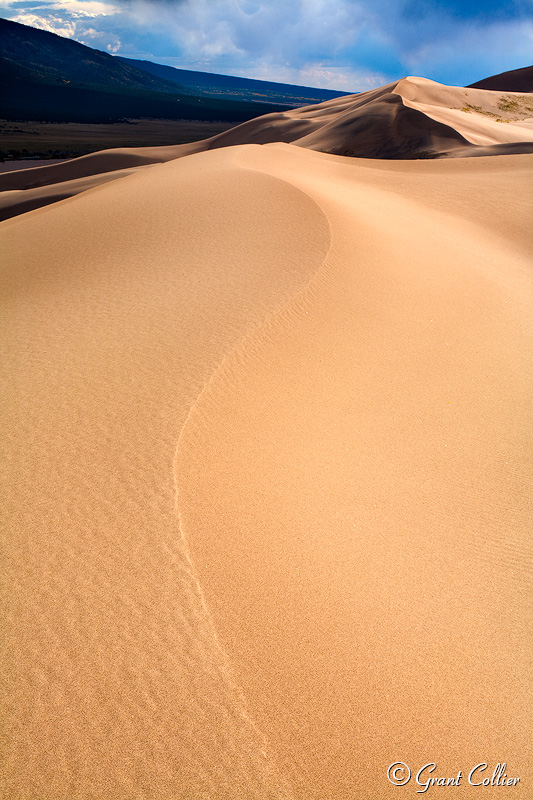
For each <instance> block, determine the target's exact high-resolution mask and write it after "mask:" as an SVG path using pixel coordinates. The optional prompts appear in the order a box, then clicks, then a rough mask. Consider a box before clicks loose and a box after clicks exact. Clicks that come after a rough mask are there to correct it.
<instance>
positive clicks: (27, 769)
mask: <svg viewBox="0 0 533 800" xmlns="http://www.w3.org/2000/svg"><path fill="white" fill-rule="evenodd" d="M530 103H531V101H530V98H529V97H526V96H525V95H522V94H513V93H510V92H509V91H507V90H506V91H505V93H502V92H501V91H495V92H493V91H487V90H483V89H462V88H459V87H446V86H442V85H440V84H437V83H434V82H433V81H429V80H425V79H421V78H405V79H403V80H401V81H399V82H397V83H393V84H390V85H389V86H385V87H382V88H381V89H376V90H374V91H372V92H367V93H365V94H364V95H360V96H350V97H346V98H341V99H338V100H334V101H331V102H327V103H323V104H321V105H319V106H311V107H308V108H306V109H299V110H298V111H290V112H286V113H283V114H273V115H268V116H267V117H263V118H260V119H256V120H253V121H250V122H248V123H245V124H244V125H242V126H239V127H237V128H234V129H232V130H231V131H228V132H226V133H223V134H221V135H220V136H217V137H214V138H212V139H209V140H206V141H204V142H198V143H195V144H192V145H183V146H180V147H165V148H146V149H142V148H138V149H123V150H109V151H104V152H101V153H95V154H93V155H90V156H86V157H84V158H79V159H75V160H72V161H69V162H65V163H62V164H57V165H50V166H44V167H38V168H35V169H28V170H22V171H18V172H12V173H6V174H4V175H1V176H0V182H1V188H2V189H3V192H2V194H0V201H1V202H2V203H3V213H4V215H5V216H11V217H12V218H11V219H6V220H5V221H4V222H2V223H1V224H0V249H1V252H2V263H1V266H0V271H1V275H2V280H1V282H0V307H1V314H0V331H1V336H0V341H1V343H2V359H1V361H2V368H3V370H4V373H3V374H4V385H5V391H4V397H3V409H2V420H3V422H4V431H3V436H2V437H1V445H0V447H1V450H2V458H1V459H0V485H1V486H2V504H1V508H2V513H3V515H4V516H5V518H4V519H3V522H2V529H3V542H4V545H3V547H4V550H3V558H2V567H1V570H2V584H3V587H4V594H3V598H2V607H1V611H2V619H3V633H4V637H5V645H6V646H5V650H4V653H5V658H4V665H3V680H2V688H1V689H0V717H1V719H2V727H3V731H2V738H1V745H0V748H1V752H0V796H1V797H2V798H6V800H141V799H142V800H374V799H375V800H399V798H400V800H402V798H406V800H407V798H410V797H417V796H419V795H418V794H417V791H419V792H420V796H424V795H423V794H422V793H421V792H422V791H423V783H421V782H420V780H422V782H423V781H424V780H428V781H429V780H430V779H431V778H434V779H436V780H440V781H441V782H442V781H446V782H447V783H446V785H445V788H441V786H442V783H441V784H437V785H433V786H429V785H428V786H427V789H428V791H427V795H425V796H427V797H428V798H434V799H435V800H440V798H441V797H442V798H444V800H463V798H465V797H468V796H469V795H470V794H472V797H474V796H476V797H477V794H479V798H480V800H496V798H502V797H504V796H505V797H512V798H514V800H530V798H531V785H532V782H533V768H532V766H533V765H532V761H531V748H530V736H529V724H530V719H531V710H532V709H531V701H530V699H528V698H530V697H531V693H530V689H531V659H530V655H531V641H532V634H533V629H532V620H533V614H532V611H533V609H532V607H531V592H530V588H531V563H532V559H531V556H532V552H531V519H532V513H531V512H532V503H531V492H530V485H531V483H530V480H531V458H530V452H531V423H532V418H531V391H530V380H529V376H530V374H531V367H532V364H531V342H532V341H533V313H532V311H533V309H532V307H531V306H532V304H531V297H532V288H533V287H532V281H531V256H532V252H533V230H532V227H531V209H532V207H533V155H532V154H531V153H527V152H523V151H526V150H530V149H531V148H532V147H533V129H532V127H531V109H530ZM528 117H529V118H528ZM499 120H503V121H499ZM318 151H321V152H318ZM348 153H349V154H351V155H352V156H355V157H350V158H347V157H346V154H348ZM487 154H490V156H491V157H486V156H487ZM363 155H364V156H365V157H364V158H363V157H357V156H363ZM378 155H379V156H380V157H379V158H377V157H376V156H378ZM472 155H479V156H481V157H477V158H472V157H469V156H472ZM39 206H42V207H39ZM394 764H396V765H397V766H398V769H395V768H394V766H393V765H394ZM433 764H434V765H435V768H434V771H432V772H430V769H433V768H432V765H433ZM424 765H426V771H425V772H422V773H421V775H420V777H419V778H418V779H417V775H418V774H419V772H420V770H421V769H422V768H423V767H424ZM502 765H504V766H502ZM500 767H501V768H502V770H503V773H505V775H506V776H507V777H506V779H507V778H508V779H509V780H511V781H516V782H515V783H514V785H512V786H511V785H509V786H505V787H503V788H502V785H501V783H499V784H496V783H495V782H494V779H493V782H492V784H490V779H491V776H494V775H497V774H500V775H501V774H503V773H500V772H498V770H499V769H500ZM408 770H410V771H411V775H412V777H411V780H410V782H409V785H405V786H403V787H402V786H398V785H394V783H395V782H396V783H398V782H399V781H400V782H401V779H403V777H404V776H406V775H407V774H408ZM459 774H460V775H461V780H460V781H459V780H458V776H459ZM469 775H472V776H473V780H474V781H475V782H481V781H483V780H487V781H489V783H488V785H484V786H481V788H479V786H478V787H477V794H476V788H474V787H471V786H470V785H469ZM506 789H508V792H507V794H506V791H505V790H506ZM470 790H471V791H470Z"/></svg>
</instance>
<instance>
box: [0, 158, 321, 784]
mask: <svg viewBox="0 0 533 800" xmlns="http://www.w3.org/2000/svg"><path fill="white" fill-rule="evenodd" d="M237 155H238V152H236V151H234V150H224V151H219V152H217V153H206V154H202V155H200V156H194V157H191V159H186V160H185V159H184V160H180V161H179V162H175V163H172V164H168V165H163V166H162V167H157V168H154V170H150V172H149V173H148V172H142V173H140V174H138V175H135V176H132V177H130V178H128V179H127V180H125V181H116V182H114V183H112V184H107V185H106V186H102V187H99V188H97V189H93V190H92V191H91V192H89V193H86V194H84V195H82V196H80V197H76V198H73V199H71V200H67V201H64V202H63V203H60V204H57V205H55V206H51V207H48V208H44V209H41V210H39V211H35V212H32V213H30V214H27V215H24V216H22V217H19V218H17V219H15V220H10V221H7V222H5V223H4V224H3V226H2V245H1V246H2V252H3V254H4V258H3V266H2V287H3V288H2V309H3V310H2V337H1V338H2V349H3V353H2V364H3V369H4V375H6V377H7V382H8V386H9V391H8V393H7V397H5V399H4V402H3V420H4V437H3V448H2V449H3V455H4V457H3V459H2V463H3V474H2V481H1V482H2V496H3V501H2V509H3V514H4V522H3V529H4V531H5V533H6V534H7V536H6V540H5V548H4V554H3V559H2V564H3V571H4V580H3V585H4V587H5V590H6V594H5V596H4V601H3V612H4V617H3V618H4V619H5V620H7V629H6V630H5V632H6V633H7V663H6V664H5V665H4V673H3V674H4V679H3V684H2V691H1V695H2V713H1V714H0V716H1V718H2V720H3V723H2V724H3V727H4V734H5V735H6V739H5V740H4V744H3V752H2V758H1V759H0V760H1V789H0V794H1V795H2V797H5V798H9V800H14V799H15V798H17V800H22V798H24V799H26V798H27V800H52V798H53V800H59V799H60V798H61V799H62V800H63V798H64V800H72V799H73V798H79V800H88V799H89V798H91V800H92V798H98V800H111V798H112V799H113V800H126V798H128V800H129V799H130V798H131V800H138V798H140V797H147V798H148V797H149V798H160V800H163V798H165V800H166V798H182V799H183V800H196V799H197V798H198V799H200V798H202V800H204V799H205V798H240V797H243V798H244V797H246V798H257V800H263V798H265V797H266V798H285V797H288V796H290V795H288V794H287V790H286V789H285V788H284V787H285V780H284V779H282V778H281V777H279V774H278V773H277V771H276V767H275V765H274V762H273V760H272V756H271V752H270V750H269V747H268V745H267V744H266V743H265V741H264V739H263V736H262V733H261V732H260V731H259V730H258V729H257V728H256V726H255V723H254V722H253V720H252V719H251V718H250V716H249V714H248V710H247V703H246V701H245V700H244V699H243V697H242V694H241V692H240V690H239V688H238V687H237V686H236V685H235V682H234V679H233V672H232V667H231V665H229V663H228V661H227V659H226V657H225V656H224V654H223V653H222V652H221V650H220V647H219V644H218V642H217V639H216V636H215V633H214V630H213V628H212V624H211V620H210V617H209V614H208V612H207V610H206V608H205V605H204V601H203V596H202V593H201V589H200V587H199V585H198V583H197V580H196V576H195V573H194V571H193V570H192V568H191V565H190V562H189V556H188V550H187V547H186V545H185V543H184V542H183V541H182V538H181V534H180V529H179V524H178V518H177V515H176V509H175V488H174V477H173V458H174V453H175V449H176V442H177V439H178V435H179V431H180V429H181V427H182V425H183V423H184V421H185V418H186V415H187V413H188V411H189V408H190V406H191V404H192V403H193V402H194V401H195V398H196V397H197V395H198V393H199V392H200V391H201V389H202V387H203V385H204V384H205V382H206V380H207V379H208V378H209V376H210V375H211V373H212V372H213V370H214V369H215V367H216V366H217V365H218V364H219V363H220V361H221V359H222V358H223V356H224V354H225V353H226V352H227V350H228V349H229V348H231V347H232V346H234V345H235V344H236V343H237V342H238V341H239V340H240V339H241V338H242V337H243V335H245V333H246V332H248V331H249V330H250V329H252V328H253V327H254V326H255V325H257V324H258V323H259V322H260V321H261V320H262V319H263V317H264V314H265V313H267V312H270V311H272V310H273V309H275V308H276V307H277V306H278V305H279V304H280V303H283V302H284V301H285V300H286V299H287V298H288V297H289V296H290V295H291V294H292V293H293V292H294V291H295V290H296V289H298V288H299V287H300V286H302V285H304V284H305V283H306V282H307V281H308V280H309V277H310V276H311V275H312V274H313V273H314V272H315V271H316V270H317V269H318V267H319V266H320V265H321V263H322V261H323V258H324V256H325V253H326V251H327V248H328V246H329V227H328V225H327V222H326V220H325V217H324V214H323V212H322V211H321V210H320V209H319V208H318V207H317V206H316V204H315V203H314V202H313V201H312V200H310V199H309V198H308V197H307V196H306V195H305V194H304V193H303V192H302V191H301V190H300V189H297V188H296V187H294V186H292V185H290V184H288V183H287V182H285V181H283V180H280V179H279V178H274V177H271V176H269V175H266V174H258V173H257V172H250V170H249V169H248V168H247V167H246V166H243V165H241V164H239V163H237V161H236V157H237ZM6 741H7V745H6Z"/></svg>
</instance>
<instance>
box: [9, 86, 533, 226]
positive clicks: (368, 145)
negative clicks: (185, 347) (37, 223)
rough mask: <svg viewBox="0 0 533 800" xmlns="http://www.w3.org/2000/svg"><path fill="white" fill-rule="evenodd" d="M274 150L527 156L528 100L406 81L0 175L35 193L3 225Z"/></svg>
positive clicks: (531, 124)
mask: <svg viewBox="0 0 533 800" xmlns="http://www.w3.org/2000/svg"><path fill="white" fill-rule="evenodd" d="M274 142H283V143H292V144H295V145H298V146H299V147H305V148H308V149H311V150H318V151H321V152H326V153H332V154H336V155H344V156H357V157H362V158H380V159H427V158H440V157H445V156H448V157H450V156H452V157H465V156H468V157H471V156H487V155H502V154H520V153H528V152H532V151H533V95H532V94H518V93H512V92H505V93H502V92H501V91H486V90H483V89H475V88H471V87H470V88H468V87H467V88H462V87H458V86H444V85H442V84H440V83H435V81H430V80H427V79H425V78H413V77H410V78H403V79H402V80H401V81H397V82H396V83H391V84H388V85H387V86H383V87H381V88H379V89H373V90H372V91H369V92H363V93H362V94H359V95H348V96H345V97H340V98H336V99H334V100H330V101H327V102H325V103H320V104H318V105H313V106H307V107H305V108H299V109H294V110H292V111H287V112H280V113H274V114H267V115H265V116H262V117H258V118H256V119H253V120H250V121H248V122H245V123H244V124H242V125H238V126H236V127H235V128H231V129H230V130H229V131H225V132H223V133H221V134H218V135H217V136H213V137H212V138H210V139H205V140H204V141H201V142H194V143H192V144H185V145H176V146H175V147H150V148H137V149H136V148H122V149H116V150H105V151H102V152H100V153H92V154H90V155H88V156H83V157H82V158H77V159H73V160H71V161H68V162H66V163H63V164H58V165H52V166H49V167H48V166H45V167H37V168H34V169H27V170H20V171H18V172H9V173H5V174H3V175H0V192H7V191H13V190H26V191H28V190H34V191H33V193H32V195H31V197H29V198H28V200H27V202H26V201H23V200H22V199H21V198H18V197H16V196H9V195H7V196H4V198H3V202H1V204H0V219H6V218H8V217H10V216H14V215H15V214H17V213H21V211H24V210H28V209H29V208H36V207H38V206H39V205H45V204H47V203H50V202H53V201H55V200H56V199H58V198H59V197H66V196H72V195H74V194H76V193H78V192H79V191H81V190H82V188H81V187H82V186H83V184H79V183H74V181H76V180H78V179H79V178H88V177H89V176H94V175H100V174H106V175H107V177H106V178H105V180H111V179H112V178H113V177H122V176H123V175H124V174H125V173H124V170H127V169H130V168H136V167H139V166H146V165H150V164H155V163H161V162H165V161H169V160H172V159H176V158H180V157H183V156H186V155H190V154H192V153H196V152H200V151H204V150H213V149H216V148H219V147H228V146H232V145H240V144H269V143H274ZM58 183H62V184H63V186H62V189H61V191H58V190H57V188H56V189H51V190H50V191H47V190H46V188H45V187H46V186H51V185H54V186H55V185H56V184H58ZM85 185H86V187H89V186H90V185H92V184H90V182H88V181H86V183H85ZM36 189H40V191H38V192H37V191H35V190H36ZM0 197H1V196H0Z"/></svg>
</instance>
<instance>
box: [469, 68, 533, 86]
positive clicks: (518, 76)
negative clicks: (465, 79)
mask: <svg viewBox="0 0 533 800" xmlns="http://www.w3.org/2000/svg"><path fill="white" fill-rule="evenodd" d="M468 89H488V90H490V91H492V92H533V66H532V67H522V69H513V70H510V71H509V72H500V74H499V75H492V76H491V77H490V78H484V79H483V80H482V81H477V83H471V84H470V86H468Z"/></svg>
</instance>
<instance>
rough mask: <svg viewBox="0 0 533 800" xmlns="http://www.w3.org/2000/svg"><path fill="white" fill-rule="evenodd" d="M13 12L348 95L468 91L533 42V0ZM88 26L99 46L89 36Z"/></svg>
mask: <svg viewBox="0 0 533 800" xmlns="http://www.w3.org/2000/svg"><path fill="white" fill-rule="evenodd" d="M9 8H10V9H11V14H12V16H11V18H12V19H17V20H18V21H25V22H26V24H35V25H38V26H39V27H45V29H47V30H53V31H54V32H56V33H61V35H66V36H70V37H71V38H76V39H78V40H79V41H84V42H86V43H89V42H91V43H92V45H93V46H96V47H100V48H101V49H104V50H107V51H108V52H121V53H122V54H124V55H129V56H131V57H138V56H140V55H142V57H145V58H146V57H148V58H149V59H151V60H153V61H159V62H160V63H165V64H171V65H173V66H181V67H184V68H186V69H203V70H206V71H210V72H221V73H225V74H234V75H244V76H249V77H258V78H265V79H266V80H279V81H290V82H294V83H301V84H305V85H310V84H316V85H318V86H324V87H330V88H338V89H344V90H347V91H350V90H352V91H357V90H359V91H360V90H364V89H368V88H372V87H373V86H379V85H381V84H383V83H387V82H389V81H391V80H393V79H396V78H399V77H402V76H403V75H406V74H420V75H423V76H425V77H429V78H433V79H435V80H440V81H442V82H450V83H457V84H464V83H470V82H472V81H474V80H477V79H479V78H481V77H484V76H486V75H488V74H493V73H495V72H501V71H503V70H506V69H514V68H517V67H519V66H524V65H525V63H527V61H528V60H529V57H528V52H531V45H532V39H531V21H530V18H531V12H532V10H533V0H507V2H505V3H501V2H500V0H484V2H483V3H479V2H477V0H447V2H442V0H268V1H267V0H113V2H111V0H109V2H107V0H55V2H51V3H47V2H46V0H35V3H34V4H33V5H32V4H31V2H30V0H13V2H12V3H11V6H9ZM6 16H9V14H6ZM22 17H24V19H22ZM30 17H31V19H32V20H34V21H30ZM89 20H90V21H91V22H92V25H91V27H92V28H93V29H94V30H97V31H98V32H99V38H96V37H93V38H92V39H91V36H90V35H89V34H88V33H87V31H88V30H89V26H88V24H87V23H88V22H89Z"/></svg>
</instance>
